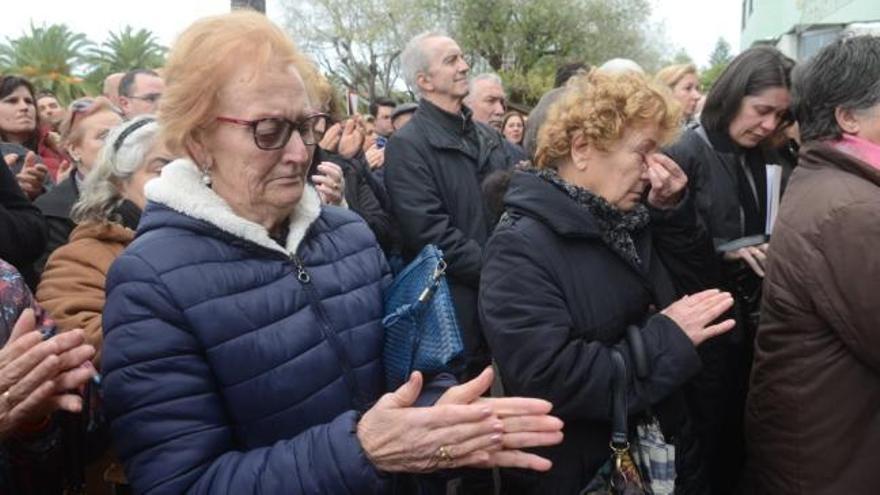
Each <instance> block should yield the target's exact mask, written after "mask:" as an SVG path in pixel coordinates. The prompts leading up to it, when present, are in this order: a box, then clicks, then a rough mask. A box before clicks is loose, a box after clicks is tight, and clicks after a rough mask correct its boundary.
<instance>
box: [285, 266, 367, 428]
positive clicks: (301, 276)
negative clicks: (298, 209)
mask: <svg viewBox="0 0 880 495" xmlns="http://www.w3.org/2000/svg"><path fill="white" fill-rule="evenodd" d="M288 258H289V259H290V261H291V262H293V265H294V267H295V268H296V279H297V280H299V283H300V285H302V287H303V289H305V291H306V294H308V296H309V302H310V303H311V307H312V310H313V311H314V312H315V315H316V316H317V317H318V321H319V322H320V323H321V333H322V334H323V335H324V338H325V339H326V340H327V342H328V343H329V344H330V347H331V348H332V349H333V352H334V353H335V354H336V358H337V359H338V360H339V364H340V365H341V366H342V378H343V379H344V380H345V384H346V385H347V386H348V389H349V392H350V393H351V397H352V401H353V403H354V407H355V409H357V410H359V411H361V410H362V408H363V407H364V406H365V405H366V401H365V400H364V398H363V397H362V396H361V393H360V389H359V388H358V386H357V380H356V379H355V376H354V371H353V370H352V368H351V363H349V362H348V357H347V355H346V354H345V349H344V348H343V345H342V342H341V341H340V340H339V335H337V334H336V332H335V331H334V330H333V327H332V325H330V318H329V316H328V315H327V312H326V311H325V310H324V305H323V304H321V300H320V298H319V297H318V294H317V292H315V287H314V285H312V276H311V275H310V274H309V272H308V271H306V267H305V265H304V264H303V262H302V259H301V258H300V257H299V256H297V255H296V254H293V253H291V254H290V255H289V256H288Z"/></svg>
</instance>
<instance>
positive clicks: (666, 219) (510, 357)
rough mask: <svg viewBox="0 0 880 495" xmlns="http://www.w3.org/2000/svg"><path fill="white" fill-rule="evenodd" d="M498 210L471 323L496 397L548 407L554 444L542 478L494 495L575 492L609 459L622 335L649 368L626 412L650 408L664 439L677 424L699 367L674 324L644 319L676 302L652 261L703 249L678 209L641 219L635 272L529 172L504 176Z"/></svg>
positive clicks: (685, 473)
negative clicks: (645, 222) (554, 420)
mask: <svg viewBox="0 0 880 495" xmlns="http://www.w3.org/2000/svg"><path fill="white" fill-rule="evenodd" d="M505 203H506V206H507V213H506V215H505V217H504V218H502V220H501V222H500V223H499V226H498V227H497V229H496V230H495V233H494V234H493V235H492V238H491V239H490V240H489V243H488V245H487V248H486V262H485V266H484V268H483V277H482V281H481V284H480V316H481V319H482V321H483V325H484V329H485V333H486V338H487V340H488V342H489V345H490V347H491V349H492V355H493V357H494V359H495V360H496V362H497V364H498V366H499V368H500V371H501V378H502V380H503V383H504V387H505V391H506V393H507V394H509V395H513V396H531V397H540V398H544V399H547V400H549V401H551V402H552V403H553V406H554V408H553V413H554V414H555V415H558V416H559V417H560V418H561V419H562V420H563V421H565V429H564V433H565V439H564V440H563V443H562V444H560V445H558V446H555V447H552V448H547V449H541V450H540V451H539V452H538V453H539V454H540V455H543V456H546V457H548V458H549V459H551V460H552V461H553V469H552V470H551V471H550V472H549V473H546V474H538V473H529V472H522V471H508V472H507V473H505V485H504V493H530V494H538V493H541V494H543V493H565V494H568V493H578V491H579V490H581V489H582V488H583V487H584V486H586V484H587V482H588V481H589V480H590V479H591V478H592V477H593V475H594V474H595V472H596V471H597V470H598V469H599V467H600V466H601V465H602V464H603V463H604V462H605V461H606V460H607V459H608V457H609V453H610V451H609V448H608V442H609V439H610V434H611V424H610V415H611V393H610V390H611V383H612V377H613V371H612V365H611V357H610V355H611V349H612V348H617V349H620V350H621V351H622V354H623V355H624V357H625V358H626V360H627V364H628V366H629V368H630V369H633V366H632V360H631V349H630V345H629V343H628V342H627V340H626V339H625V332H626V328H627V326H629V325H633V324H634V325H638V326H639V327H640V328H641V330H642V331H641V335H642V340H643V342H644V349H645V355H646V356H647V358H648V362H649V363H650V374H649V376H648V377H647V378H646V379H644V380H641V381H638V382H636V381H635V380H631V381H630V383H629V390H628V402H629V408H630V413H631V414H632V415H635V414H638V413H640V412H643V411H645V409H647V408H648V407H649V406H653V405H658V404H659V406H658V415H661V418H660V419H661V422H663V423H664V426H665V428H664V429H665V430H666V432H667V434H669V433H679V432H680V431H681V430H680V428H681V427H682V426H683V425H684V424H685V423H686V413H685V411H684V410H683V408H682V407H681V404H682V400H681V394H679V393H677V391H678V390H679V389H680V388H681V387H682V386H683V385H684V383H685V382H686V381H687V380H688V379H689V378H690V377H691V376H693V375H694V374H695V373H697V371H698V370H699V367H700V360H699V357H698V355H697V352H696V349H695V348H694V346H693V344H692V343H691V341H690V340H689V339H688V337H687V336H686V335H685V333H684V332H683V331H682V330H681V328H680V327H679V326H678V325H677V324H675V323H674V322H673V321H672V320H671V319H669V318H668V317H666V316H664V315H661V314H653V313H654V311H656V309H661V308H664V307H666V306H667V305H669V304H670V303H672V302H673V301H674V300H676V299H677V298H678V296H679V294H678V293H677V291H676V290H675V287H674V284H673V282H672V280H671V277H670V273H669V272H668V270H667V268H666V267H665V266H664V264H663V262H662V261H661V259H660V257H659V254H658V253H659V251H660V250H661V249H663V250H667V252H668V253H669V254H675V255H677V256H684V257H691V258H694V259H697V258H700V257H702V259H705V257H706V253H707V252H709V253H711V250H710V249H709V247H708V238H707V237H706V236H705V233H701V231H699V229H698V227H697V223H696V221H695V216H694V212H693V208H692V207H690V208H689V203H688V202H687V201H685V202H683V204H682V205H681V206H680V207H679V208H677V209H676V210H673V211H671V212H666V213H664V212H652V213H654V214H655V215H653V216H652V220H651V223H650V225H649V226H648V227H646V228H644V229H642V230H640V231H636V233H635V234H634V235H633V241H634V243H635V247H636V250H637V252H638V254H639V257H640V259H641V260H642V261H641V264H640V265H636V264H634V263H631V262H629V261H626V260H624V258H623V257H622V256H620V255H618V254H617V253H616V252H615V251H612V250H611V249H610V248H609V247H608V246H607V245H606V244H605V243H604V242H603V241H602V239H601V237H600V235H601V233H600V229H599V226H598V224H597V222H596V220H595V218H594V217H593V215H592V214H591V213H590V210H588V209H587V208H586V207H584V206H583V205H581V204H579V203H577V202H575V200H573V199H572V198H570V197H569V196H568V195H567V194H566V193H565V192H563V191H561V190H560V189H558V188H557V187H556V186H555V185H553V184H551V183H549V182H547V181H546V180H544V179H542V178H540V177H538V176H536V175H534V174H532V173H528V172H515V173H514V175H513V178H512V180H511V185H510V189H509V191H508V193H507V197H506V200H505ZM652 314H653V315H652ZM632 375H634V373H631V376H632ZM695 452H696V451H694V450H691V449H687V454H685V452H684V450H683V451H682V453H681V454H680V455H679V457H680V458H679V459H678V460H679V461H681V462H683V463H684V464H688V465H689V466H687V467H684V466H680V467H679V477H680V481H683V482H684V481H686V480H693V479H694V478H693V476H697V475H698V474H697V471H698V470H699V468H698V467H692V465H693V463H694V462H695V461H696V459H695V457H694V456H695V455H696V453H695ZM693 482H694V481H690V483H693ZM686 491H687V490H682V492H683V493H684V492H686Z"/></svg>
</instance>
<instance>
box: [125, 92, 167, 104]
mask: <svg viewBox="0 0 880 495" xmlns="http://www.w3.org/2000/svg"><path fill="white" fill-rule="evenodd" d="M161 97H162V93H148V94H145V95H143V96H127V97H126V98H131V99H132V100H143V101H148V102H150V103H156V102H157V101H159V98H161Z"/></svg>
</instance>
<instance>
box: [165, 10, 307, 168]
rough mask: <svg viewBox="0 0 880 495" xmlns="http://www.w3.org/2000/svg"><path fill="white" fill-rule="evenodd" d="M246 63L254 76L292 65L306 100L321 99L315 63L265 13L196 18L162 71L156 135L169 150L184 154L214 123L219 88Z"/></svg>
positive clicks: (244, 12) (175, 45) (175, 44)
mask: <svg viewBox="0 0 880 495" xmlns="http://www.w3.org/2000/svg"><path fill="white" fill-rule="evenodd" d="M245 64H247V65H246V66H250V67H252V68H253V70H254V76H255V77H258V75H259V74H260V73H261V72H264V71H265V70H266V69H267V68H269V67H272V68H282V69H286V68H288V67H293V68H295V69H296V71H297V72H298V73H299V75H300V77H302V79H303V82H304V83H305V87H306V92H307V93H308V97H309V100H310V101H311V102H317V101H318V100H319V98H318V93H319V91H320V90H319V89H318V88H319V86H320V82H319V81H321V80H322V78H321V76H320V75H319V74H318V71H317V69H316V68H315V66H314V64H313V63H312V61H311V60H309V59H308V57H306V56H305V55H304V54H303V53H302V52H300V51H299V50H298V49H297V48H296V46H295V45H294V44H293V41H291V39H290V38H289V37H288V36H287V35H286V34H285V33H284V31H282V30H281V28H279V27H278V26H276V25H275V24H273V23H272V22H271V21H269V20H268V19H267V18H266V16H265V15H262V14H259V13H256V12H253V11H249V10H238V11H235V12H231V13H228V14H222V15H217V16H211V17H206V18H203V19H200V20H198V21H196V22H194V23H193V24H192V25H190V26H189V27H188V28H187V29H186V30H185V31H184V32H183V33H182V34H181V35H180V37H179V38H177V40H176V41H175V43H174V45H173V46H172V47H171V51H170V53H169V54H168V60H167V63H166V65H165V67H164V70H163V77H164V79H165V91H164V93H163V94H162V99H161V100H159V111H158V117H159V123H160V128H161V133H162V134H161V138H160V139H162V140H163V141H164V142H165V144H166V146H168V149H169V150H170V151H171V152H172V153H176V154H185V153H187V150H188V149H189V145H190V144H192V143H193V142H194V141H195V139H196V136H197V135H198V134H200V133H201V132H203V131H205V130H206V129H209V128H212V127H214V126H215V125H216V123H215V121H214V120H215V118H216V117H217V108H218V107H219V103H220V101H219V99H220V92H221V90H222V89H223V88H224V86H226V84H227V83H229V82H230V81H229V78H230V77H231V76H232V74H233V73H234V72H235V71H237V70H239V69H240V68H241V67H242V66H243V65H245Z"/></svg>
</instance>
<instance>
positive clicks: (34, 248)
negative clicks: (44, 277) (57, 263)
mask: <svg viewBox="0 0 880 495" xmlns="http://www.w3.org/2000/svg"><path fill="white" fill-rule="evenodd" d="M45 247H46V220H45V219H44V218H43V215H41V214H40V210H39V209H38V208H37V207H35V206H34V205H33V204H31V202H30V200H28V198H27V197H26V196H25V195H24V192H22V190H21V188H20V187H19V186H18V182H16V180H15V175H13V172H12V170H10V169H9V167H7V166H6V165H5V164H0V259H4V260H6V261H7V262H9V264H11V265H12V266H14V267H15V268H16V269H17V270H18V271H19V273H21V274H22V277H24V279H25V281H26V282H27V283H28V285H29V286H30V287H31V289H35V288H36V286H37V278H36V275H35V274H34V270H33V266H32V264H33V262H34V261H35V260H36V259H37V258H39V257H40V255H41V254H43V250H44V249H45Z"/></svg>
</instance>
